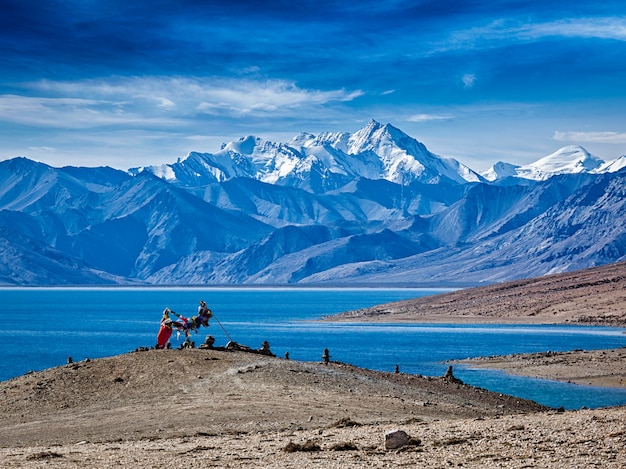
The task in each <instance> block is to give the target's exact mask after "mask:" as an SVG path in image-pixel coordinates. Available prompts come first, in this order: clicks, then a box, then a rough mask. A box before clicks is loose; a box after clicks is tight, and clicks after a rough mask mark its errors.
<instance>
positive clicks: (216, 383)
mask: <svg viewBox="0 0 626 469" xmlns="http://www.w3.org/2000/svg"><path fill="white" fill-rule="evenodd" d="M625 277H626V264H624V263H622V264H614V265H611V266H605V267H601V268H597V269H590V270H587V271H581V272H578V273H573V274H559V275H553V276H546V277H542V278H539V279H531V280H525V281H518V282H510V283H507V284H499V285H492V286H488V287H481V288H475V289H468V290H462V291H457V292H453V293H448V294H442V295H435V296H432V297H427V298H422V299H417V300H410V301H405V302H399V303H393V304H390V305H383V306H380V307H375V308H371V309H369V310H361V311H358V312H351V313H348V314H346V315H343V316H342V317H341V318H339V319H340V320H347V321H356V320H358V321H379V322H382V321H386V322H392V321H402V322H410V321H413V322H466V323H467V322H504V323H524V322H532V323H565V322H568V323H581V324H608V325H617V326H624V325H625V322H626V316H625V313H624V311H626V307H625V306H626V291H625V288H624V287H625V286H626V283H625V282H626V280H625ZM492 360H493V361H495V362H501V366H502V367H505V368H507V369H510V370H511V371H512V372H519V373H522V374H529V375H533V376H541V377H548V378H555V379H565V380H571V381H578V380H579V379H580V380H582V381H581V382H584V384H587V383H588V382H592V383H602V384H606V383H607V382H611V383H612V385H615V386H621V385H623V381H624V361H625V360H624V349H618V350H614V351H596V352H584V351H577V352H571V353H565V354H548V353H546V354H543V355H542V354H533V355H530V356H515V357H506V358H502V357H495V358H494V357H492ZM507 360H508V361H507ZM483 364H484V365H487V366H496V365H497V363H496V364H493V363H490V364H488V363H487V361H485V362H480V363H478V364H472V366H482V365H483ZM498 366H500V365H498ZM610 373H614V375H609V374H610ZM603 380H604V381H603ZM624 422H626V407H618V408H608V409H595V410H579V411H571V412H570V411H568V412H557V411H555V410H549V409H545V408H543V407H541V406H539V405H537V404H535V403H532V402H528V401H524V400H521V399H517V398H514V397H508V396H503V395H500V394H495V393H491V392H488V391H485V390H483V389H478V388H473V387H471V386H467V385H464V384H462V383H459V382H457V381H455V380H454V379H445V378H443V377H430V378H428V377H421V376H411V375H405V374H401V373H383V372H376V371H371V370H363V369H358V368H355V367H353V366H350V365H346V364H341V363H330V364H327V365H326V364H322V363H310V362H296V361H290V360H285V359H280V358H273V357H268V356H262V355H256V354H251V353H245V352H225V351H214V350H199V349H188V350H150V351H138V352H133V353H130V354H126V355H120V356H117V357H111V358H104V359H98V360H93V361H82V362H78V363H72V364H68V365H66V366H62V367H57V368H52V369H49V370H44V371H41V372H34V373H29V374H27V375H24V376H20V377H17V378H14V379H11V380H9V381H5V382H1V383H0V467H26V468H39V467H44V466H45V467H63V468H70V467H71V468H74V467H113V466H122V467H185V468H193V467H255V468H257V467H275V468H312V467H320V468H321V467H323V468H333V467H336V468H357V467H359V468H361V467H399V466H409V467H425V468H441V467H452V466H454V467H477V468H478V467H480V468H491V467H514V468H522V467H538V468H553V467H559V466H561V467H603V468H623V467H626V450H625V448H626V424H624ZM393 429H401V430H404V431H406V432H407V433H408V434H409V435H410V437H411V441H410V444H409V445H408V446H404V447H403V448H401V449H399V450H386V449H385V446H384V433H385V432H387V431H390V430H393Z"/></svg>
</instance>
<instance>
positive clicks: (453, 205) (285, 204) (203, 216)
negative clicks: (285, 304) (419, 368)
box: [0, 121, 626, 286]
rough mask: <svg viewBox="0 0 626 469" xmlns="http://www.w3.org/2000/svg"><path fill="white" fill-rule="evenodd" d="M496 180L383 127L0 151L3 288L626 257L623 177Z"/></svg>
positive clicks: (563, 161) (436, 274) (491, 275)
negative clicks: (127, 154)
mask: <svg viewBox="0 0 626 469" xmlns="http://www.w3.org/2000/svg"><path fill="white" fill-rule="evenodd" d="M496 166H497V168H495V169H493V170H492V171H491V172H489V173H488V174H486V175H484V176H483V175H479V174H478V173H477V172H475V171H473V170H471V169H470V168H468V167H466V166H464V165H463V164H461V163H460V162H458V161H456V160H454V159H451V158H444V157H440V156H437V155H435V154H433V153H431V152H430V151H428V150H427V148H426V147H425V146H424V145H423V144H422V143H420V142H418V141H417V140H415V139H413V138H412V137H410V136H408V135H406V134H405V133H404V132H402V131H401V130H399V129H397V128H395V127H393V126H391V125H389V124H387V125H382V124H379V123H377V122H375V121H372V122H370V123H369V124H368V125H366V126H365V127H364V128H363V129H361V130H359V131H357V132H355V133H353V134H350V133H325V134H320V135H317V136H314V135H311V134H301V135H298V136H296V137H295V138H294V139H292V140H291V141H289V142H287V143H275V142H269V141H266V140H263V139H260V138H258V137H252V136H249V137H244V138H242V139H241V140H240V141H238V142H231V143H227V144H225V145H224V146H223V148H222V150H220V151H219V152H217V153H215V154H210V153H190V154H189V155H188V157H186V158H184V159H180V160H179V161H177V162H176V163H173V164H170V165H163V166H154V167H148V168H134V169H131V170H129V171H128V172H124V171H118V170H114V169H111V168H74V167H65V168H53V167H50V166H47V165H44V164H41V163H37V162H34V161H31V160H28V159H26V158H15V159H12V160H7V161H3V162H0V259H2V262H1V263H0V284H4V285H69V284H313V283H315V284H325V285H328V284H347V285H355V284H368V285H385V284H394V285H403V284H407V285H408V284H410V285H437V286H441V285H454V284H460V285H469V284H478V283H492V282H500V281H506V280H512V279H517V278H525V277H530V276H538V275H544V274H547V273H555V272H565V271H571V270H576V269H581V268H586V267H591V266H595V265H602V264H607V263H611V262H615V261H620V260H623V259H625V258H626V257H625V256H626V231H625V230H626V229H625V228H624V227H625V226H626V223H625V221H626V220H625V217H626V210H625V209H624V203H625V199H626V198H625V197H624V195H625V194H624V190H625V189H624V187H626V184H625V183H626V180H625V178H626V172H624V170H622V169H621V168H622V166H623V164H622V159H617V160H615V161H613V162H602V161H601V160H600V159H599V158H597V157H594V156H592V155H590V154H589V153H588V152H586V151H585V150H584V149H582V148H579V147H577V148H565V149H562V150H560V151H558V152H556V153H555V154H553V155H549V156H548V157H544V158H541V159H539V160H538V161H537V162H536V163H535V164H532V165H528V167H513V166H512V165H507V164H505V163H502V164H499V165H496Z"/></svg>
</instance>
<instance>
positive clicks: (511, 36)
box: [433, 17, 626, 52]
mask: <svg viewBox="0 0 626 469" xmlns="http://www.w3.org/2000/svg"><path fill="white" fill-rule="evenodd" d="M557 36H560V37H566V38H573V37H579V38H598V39H612V40H616V41H626V17H603V18H565V19H562V20H558V21H550V22H544V23H532V22H528V21H526V20H525V19H519V20H517V19H506V20H505V19H497V20H495V21H491V22H490V23H488V24H486V25H482V26H477V27H473V28H469V29H462V30H458V31H454V32H453V33H452V34H451V35H450V36H449V37H448V38H447V39H446V40H445V41H444V42H443V43H440V44H439V45H438V46H437V47H436V48H435V50H434V51H433V52H442V51H446V50H455V49H456V50H472V49H476V48H479V47H482V45H484V44H485V43H486V44H491V43H496V44H501V42H502V41H515V40H519V41H535V40H538V39H541V38H544V37H557Z"/></svg>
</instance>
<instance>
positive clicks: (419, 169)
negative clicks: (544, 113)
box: [131, 121, 482, 193]
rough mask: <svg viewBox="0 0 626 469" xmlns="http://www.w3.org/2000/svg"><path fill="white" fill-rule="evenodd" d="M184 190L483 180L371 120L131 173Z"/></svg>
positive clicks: (253, 141)
mask: <svg viewBox="0 0 626 469" xmlns="http://www.w3.org/2000/svg"><path fill="white" fill-rule="evenodd" d="M142 171H148V172H151V173H153V174H154V175H156V176H158V177H162V178H164V179H166V180H167V181H169V182H171V183H175V184H179V185H182V186H185V187H194V186H203V185H206V184H209V183H212V182H224V181H227V180H229V179H233V178H239V177H246V178H251V179H257V180H259V181H262V182H266V183H270V184H277V185H281V186H289V187H300V188H303V189H307V190H309V191H313V192H315V193H322V192H326V191H328V190H334V189H338V188H340V187H342V186H344V185H345V184H347V183H349V182H351V181H353V180H355V179H358V178H367V179H384V180H387V181H390V182H395V183H398V184H405V185H406V184H410V183H411V182H414V181H418V182H424V183H429V184H435V183H438V182H440V181H441V180H444V179H446V180H450V181H453V182H456V183H459V184H463V183H466V182H477V181H480V180H482V177H481V176H480V175H479V174H478V173H476V172H474V171H473V170H471V169H470V168H468V167H467V166H465V165H463V164H461V163H460V162H458V161H456V160H455V159H453V158H441V157H439V156H437V155H435V154H433V153H431V152H430V151H428V149H427V148H426V147H425V146H424V145H423V144H422V143H420V142H418V141H417V140H415V139H414V138H412V137H409V136H408V135H407V134H405V133H404V132H402V131H401V130H399V129H397V128H395V127H393V126H392V125H390V124H386V125H382V124H380V123H378V122H376V121H371V122H369V124H367V125H366V126H365V127H364V128H362V129H361V130H359V131H357V132H355V133H353V134H350V133H324V134H321V135H318V136H315V135H312V134H305V133H303V134H300V135H298V136H296V137H294V138H293V139H292V140H291V141H289V142H287V143H275V142H270V141H267V140H263V139H261V138H259V137H254V136H247V137H243V138H242V139H240V140H239V141H238V142H230V143H227V144H225V145H223V147H222V149H221V150H220V151H219V152H217V153H214V154H211V153H196V152H192V153H190V154H189V155H188V156H187V157H186V158H185V159H182V160H178V161H177V162H176V163H173V164H167V165H161V166H151V167H146V168H134V169H132V170H131V173H132V174H138V173H140V172H142Z"/></svg>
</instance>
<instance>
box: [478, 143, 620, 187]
mask: <svg viewBox="0 0 626 469" xmlns="http://www.w3.org/2000/svg"><path fill="white" fill-rule="evenodd" d="M624 166H626V158H624V157H621V158H618V159H617V160H614V161H610V162H606V161H604V160H602V159H600V158H598V157H597V156H594V155H592V154H590V153H589V152H588V151H587V150H585V149H584V148H583V147H581V146H579V145H569V146H566V147H563V148H560V149H558V150H557V151H555V152H554V153H552V154H550V155H548V156H544V157H543V158H540V159H538V160H537V161H535V162H533V163H530V164H527V165H523V166H517V165H512V164H509V163H504V162H501V161H500V162H498V163H496V164H495V165H494V166H492V167H491V168H490V169H489V170H487V171H486V172H485V173H483V174H482V176H483V177H484V178H485V179H487V180H488V181H496V180H499V179H504V178H508V177H518V178H522V179H531V180H534V181H545V180H546V179H549V178H551V177H552V176H556V175H558V174H581V173H591V174H601V173H608V172H615V171H619V170H620V169H621V168H623V167H624Z"/></svg>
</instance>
